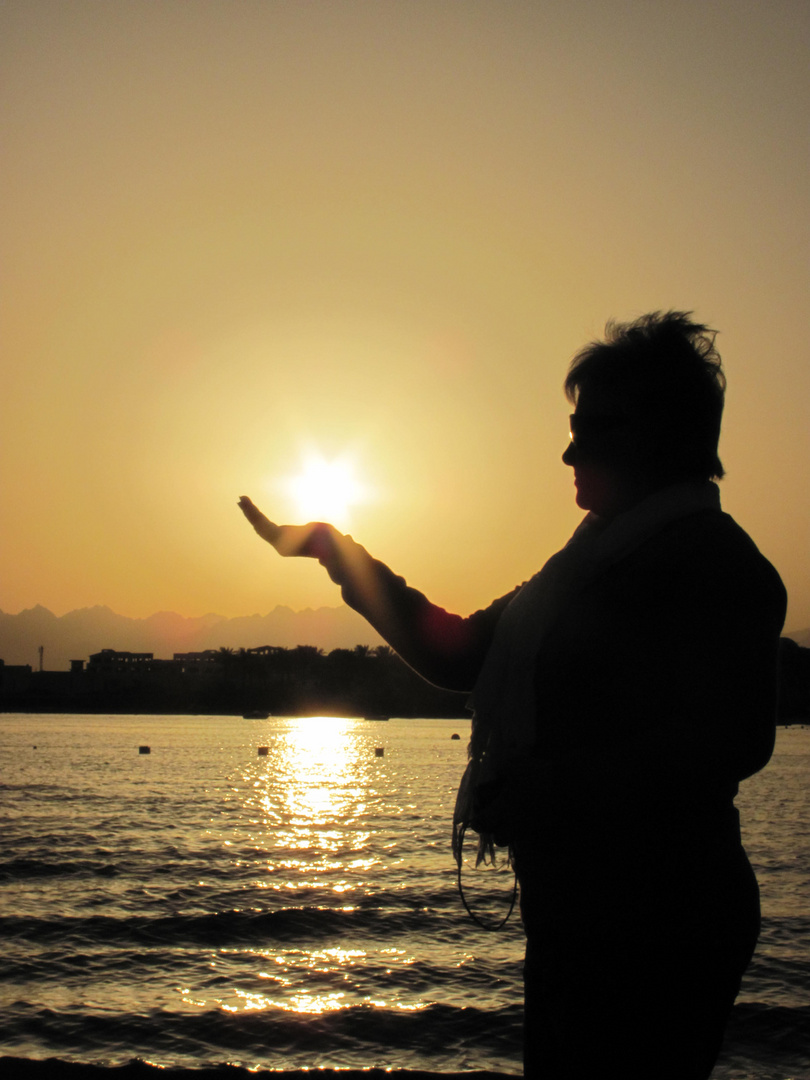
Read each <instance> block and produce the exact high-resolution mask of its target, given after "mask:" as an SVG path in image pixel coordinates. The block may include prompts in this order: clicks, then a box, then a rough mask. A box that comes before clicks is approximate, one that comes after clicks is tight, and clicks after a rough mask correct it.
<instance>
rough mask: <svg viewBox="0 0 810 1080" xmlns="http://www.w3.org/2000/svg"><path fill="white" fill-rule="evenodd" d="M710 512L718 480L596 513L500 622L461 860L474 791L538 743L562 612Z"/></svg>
mask: <svg viewBox="0 0 810 1080" xmlns="http://www.w3.org/2000/svg"><path fill="white" fill-rule="evenodd" d="M706 509H715V510H719V509H720V492H719V490H718V488H717V485H716V484H712V483H705V484H701V483H690V484H677V485H674V486H673V487H668V488H664V489H663V490H662V491H657V492H655V493H654V494H653V495H650V496H649V497H648V498H647V499H644V500H643V501H642V502H640V503H638V504H637V505H636V506H633V507H632V508H631V509H630V510H628V511H626V512H625V513H624V514H620V515H618V516H617V517H615V518H613V519H612V520H610V521H608V522H605V521H604V520H602V519H600V518H599V517H598V516H597V515H596V514H593V513H589V514H587V515H586V516H585V518H584V519H583V520H582V522H581V523H580V524H579V526H578V527H577V529H576V530H575V532H574V534H573V536H572V537H571V539H570V540H569V541H568V543H567V544H566V545H565V547H564V548H563V549H562V550H561V551H558V552H557V554H556V555H552V557H551V558H550V559H549V560H548V562H547V563H546V564H545V566H544V567H543V568H542V570H540V571H539V572H538V573H537V574H535V575H534V577H532V578H530V579H529V581H527V582H526V584H525V585H523V586H522V588H521V589H520V591H519V592H518V593H517V595H516V596H515V597H514V599H513V600H512V601H511V602H510V603H509V605H508V607H507V608H506V609H505V611H504V612H503V614H502V615H501V617H500V619H499V620H498V624H497V626H496V628H495V634H494V637H493V639H492V644H491V645H490V647H489V651H488V652H487V655H486V658H485V659H484V663H483V665H482V666H481V671H480V672H479V675H478V679H477V681H476V683H475V686H474V688H473V692H472V696H471V699H470V704H471V706H472V708H473V721H472V737H471V739H470V745H469V748H468V756H469V764H468V765H467V769H466V771H465V773H464V776H463V777H462V780H461V786H460V787H459V792H458V797H457V799H456V807H455V811H454V814H453V851H454V854H455V856H456V859H457V860H459V861H460V859H461V842H462V840H463V834H464V830H465V829H466V828H467V826H468V825H469V824H470V819H471V816H472V812H473V805H472V804H473V798H474V794H475V791H476V790H477V789H478V788H480V787H481V785H484V784H488V783H492V782H493V781H496V780H502V779H504V778H508V776H509V772H510V769H511V767H512V766H513V765H514V764H515V763H517V762H520V761H523V760H525V758H526V755H527V753H529V752H530V751H531V748H532V746H533V745H534V742H535V740H536V726H537V703H536V702H535V694H534V679H535V669H536V665H537V655H538V653H539V651H540V648H541V646H542V644H543V641H544V640H545V638H546V636H547V634H548V633H549V632H550V630H551V628H552V627H553V625H554V622H555V621H556V619H557V617H558V615H559V614H560V613H561V612H562V610H563V609H564V608H565V606H566V605H567V604H568V603H569V602H570V601H571V599H572V598H573V597H574V596H575V595H576V594H577V593H578V592H579V591H580V590H581V589H582V588H584V586H585V585H587V584H588V583H589V582H591V581H593V580H594V578H596V577H598V576H599V575H600V574H601V573H602V572H603V571H604V570H606V569H607V568H608V567H609V566H611V565H613V564H614V563H616V562H619V561H620V560H621V559H623V558H624V557H625V556H626V555H629V554H630V553H631V552H633V551H635V549H636V548H638V547H639V546H640V545H641V544H643V543H644V541H645V540H648V539H649V538H650V537H651V536H653V535H654V534H655V533H657V532H659V531H660V530H661V529H662V528H664V526H665V525H668V524H669V523H670V522H672V521H676V520H677V519H678V518H682V517H686V516H688V515H689V514H694V513H696V512H697V511H699V510H706ZM493 856H494V845H493V841H492V837H490V836H487V835H482V836H481V837H480V839H479V847H478V858H477V863H480V862H481V861H482V860H485V859H486V858H488V857H489V858H491V857H493Z"/></svg>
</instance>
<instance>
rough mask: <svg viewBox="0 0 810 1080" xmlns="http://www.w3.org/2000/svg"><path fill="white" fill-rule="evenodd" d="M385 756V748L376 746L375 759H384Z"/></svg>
mask: <svg viewBox="0 0 810 1080" xmlns="http://www.w3.org/2000/svg"><path fill="white" fill-rule="evenodd" d="M384 754H385V747H384V746H375V747H374V756H375V757H382V756H383V755H384Z"/></svg>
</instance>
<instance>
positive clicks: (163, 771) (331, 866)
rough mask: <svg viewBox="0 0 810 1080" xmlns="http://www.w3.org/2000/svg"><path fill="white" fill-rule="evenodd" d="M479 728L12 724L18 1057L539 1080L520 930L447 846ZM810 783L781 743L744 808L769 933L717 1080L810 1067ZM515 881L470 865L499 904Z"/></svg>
mask: <svg viewBox="0 0 810 1080" xmlns="http://www.w3.org/2000/svg"><path fill="white" fill-rule="evenodd" d="M454 732H455V733H458V734H459V735H460V736H461V738H460V739H458V740H453V739H451V735H452V734H453V733H454ZM468 734H469V726H468V724H466V723H464V722H462V721H458V720H446V721H445V720H417V721H413V720H410V721H406V720H391V721H389V722H387V723H377V722H372V721H364V720H339V719H334V718H309V719H271V720H267V721H258V720H242V719H241V718H222V717H151V716H150V717H120V716H117V717H106V716H93V717H85V716H13V715H2V716H0V800H1V801H0V817H1V818H2V849H0V933H2V937H3V951H2V961H1V962H0V963H1V966H0V1054H2V1055H6V1056H13V1057H15V1058H18V1059H27V1060H28V1061H32V1062H34V1061H40V1060H42V1059H46V1058H50V1057H58V1058H61V1059H63V1060H69V1061H74V1062H83V1063H88V1064H101V1065H106V1066H112V1065H120V1064H122V1063H125V1062H128V1061H131V1059H133V1058H139V1059H142V1060H145V1061H148V1062H154V1063H157V1064H160V1065H163V1066H171V1067H185V1068H193V1069H197V1068H200V1067H202V1066H205V1065H208V1066H212V1065H220V1064H222V1063H224V1062H229V1063H233V1064H234V1065H238V1066H242V1067H245V1068H251V1069H255V1068H262V1069H273V1070H293V1069H302V1068H319V1067H327V1068H341V1069H363V1068H365V1069H367V1068H372V1067H373V1068H386V1069H397V1070H400V1069H409V1070H422V1071H433V1072H445V1073H449V1072H464V1071H491V1072H502V1073H518V1072H520V1024H521V983H520V964H521V956H522V947H523V943H522V935H521V931H520V925H519V921H518V919H517V918H516V917H513V919H512V920H510V923H509V924H508V925H507V928H506V929H505V930H503V931H501V932H500V933H497V934H488V933H485V932H484V931H482V930H479V929H477V928H476V927H475V926H474V925H473V923H472V922H471V921H470V920H469V918H468V917H467V916H466V915H465V913H464V911H463V909H462V908H461V905H460V903H459V900H458V895H457V892H456V884H455V873H454V869H455V868H454V865H453V862H452V857H451V854H450V850H449V821H450V816H451V812H452V805H453V801H454V798H455V788H456V785H457V782H458V778H459V775H460V773H461V771H462V770H463V767H464V763H465V749H466V741H467V737H468ZM141 745H148V746H150V747H151V753H150V754H139V752H138V748H139V746H141ZM259 747H267V753H266V755H259V753H258V748H259ZM809 788H810V730H806V729H800V728H790V729H780V731H779V734H778V742H777V752H776V754H775V757H774V760H773V762H772V764H771V765H770V766H769V767H768V769H767V770H765V771H764V772H763V773H761V774H760V775H759V776H756V777H754V778H752V779H751V780H750V781H748V782H747V783H746V784H745V785H744V788H743V791H742V793H741V795H740V798H739V800H738V805H739V807H740V810H741V813H742V817H743V827H744V834H745V838H746V846H747V848H748V851H749V854H750V856H751V860H752V862H753V863H754V866H755V869H756V870H757V874H758V877H759V879H760V885H761V889H762V895H763V913H764V925H763V934H762V939H761V944H760V947H759V951H758V954H757V956H756V958H755V960H754V962H753V964H752V967H751V969H750V971H749V973H748V976H747V978H746V982H745V986H744V989H743V994H742V996H741V998H740V1001H739V1004H738V1005H737V1007H736V1009H735V1014H734V1018H733V1021H732V1024H731V1027H730V1030H729V1035H728V1039H727V1047H726V1051H725V1053H724V1057H723V1060H722V1062H721V1063H720V1064H719V1065H718V1066H717V1069H716V1070H715V1074H714V1076H715V1077H717V1078H718V1080H787V1078H788V1077H790V1078H793V1080H798V1078H800V1077H804V1078H809V1077H810V913H809V912H810V850H809V848H810V796H808V789H809ZM510 886H511V882H510V878H509V876H508V875H507V874H496V875H492V874H491V873H488V874H486V875H485V876H483V877H481V876H480V875H478V876H474V875H472V874H470V875H468V889H469V893H470V897H471V899H472V902H473V903H474V904H475V905H477V906H478V907H480V909H481V910H482V911H486V912H488V913H490V914H493V915H494V914H496V913H498V912H503V911H505V908H506V906H508V901H509V894H510ZM6 1068H7V1069H8V1068H9V1064H8V1062H6ZM651 1076H654V1068H651Z"/></svg>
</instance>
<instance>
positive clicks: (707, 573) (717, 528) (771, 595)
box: [637, 510, 787, 628]
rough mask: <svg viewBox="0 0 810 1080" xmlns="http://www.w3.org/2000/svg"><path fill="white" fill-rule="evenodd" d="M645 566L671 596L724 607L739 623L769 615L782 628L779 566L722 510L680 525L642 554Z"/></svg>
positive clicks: (650, 542)
mask: <svg viewBox="0 0 810 1080" xmlns="http://www.w3.org/2000/svg"><path fill="white" fill-rule="evenodd" d="M637 558H638V560H639V564H640V565H644V566H646V567H647V569H648V570H649V571H650V573H652V574H654V575H656V576H658V577H665V579H666V587H667V589H668V590H669V591H672V592H675V593H678V594H680V595H681V596H683V598H684V600H687V599H688V598H690V597H691V598H693V599H694V598H696V597H705V598H706V599H707V600H709V599H710V600H711V602H712V604H713V605H714V606H716V605H717V604H719V603H722V605H723V607H724V609H725V611H726V613H727V615H728V616H729V617H733V615H734V613H735V612H736V613H740V614H742V612H744V611H746V610H750V609H752V608H754V609H756V610H757V611H758V612H760V613H763V612H765V611H767V612H769V613H770V614H771V616H772V618H773V621H774V623H778V624H779V626H780V628H781V625H782V622H783V621H784V617H785V609H786V606H787V593H786V591H785V587H784V585H783V584H782V579H781V578H780V576H779V574H778V572H777V571H776V569H775V568H774V566H773V565H772V564H771V563H770V562H769V561H768V560H767V559H766V558H765V556H764V555H763V554H762V553H761V552H760V551H759V549H758V548H757V546H756V544H755V543H754V541H753V540H752V539H751V537H750V536H749V535H748V533H747V532H746V531H745V530H744V529H743V528H741V526H740V525H738V524H737V522H736V521H735V520H734V519H733V518H732V517H731V516H730V515H729V514H726V513H724V512H723V511H720V510H702V511H699V512H698V513H695V514H690V515H689V516H688V517H685V518H682V519H679V520H678V521H674V522H672V523H671V524H669V525H668V526H666V528H664V529H662V530H661V532H660V533H658V534H657V535H656V536H654V537H652V538H651V539H650V540H648V541H647V542H646V543H645V544H644V545H642V547H641V548H640V549H639V550H638V552H637Z"/></svg>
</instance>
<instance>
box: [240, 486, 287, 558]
mask: <svg viewBox="0 0 810 1080" xmlns="http://www.w3.org/2000/svg"><path fill="white" fill-rule="evenodd" d="M239 509H240V510H241V511H242V513H243V514H244V515H245V517H246V518H247V519H248V521H249V522H250V524H251V525H252V526H253V528H254V529H255V530H256V532H257V533H258V534H259V536H261V538H262V539H263V540H266V541H267V542H268V544H273V545H274V546H275V544H276V542H277V540H278V535H279V531H280V530H279V527H278V525H276V524H274V522H272V521H271V520H270V519H269V518H267V517H265V516H264V514H263V513H262V512H261V510H260V509H259V508H258V507H257V506H254V504H253V502H252V501H251V500H250V499H249V498H248V497H247V495H242V496H240V498H239Z"/></svg>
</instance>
